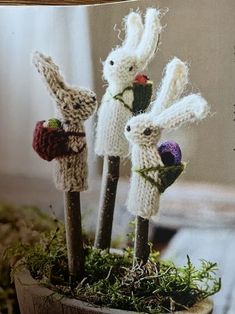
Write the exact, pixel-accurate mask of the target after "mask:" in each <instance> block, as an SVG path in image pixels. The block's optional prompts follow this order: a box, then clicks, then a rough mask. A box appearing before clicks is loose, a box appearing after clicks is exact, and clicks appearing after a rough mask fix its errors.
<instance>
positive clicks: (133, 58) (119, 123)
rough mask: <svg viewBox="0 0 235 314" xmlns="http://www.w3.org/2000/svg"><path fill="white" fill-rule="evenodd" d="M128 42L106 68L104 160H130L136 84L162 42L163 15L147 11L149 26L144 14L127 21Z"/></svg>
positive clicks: (100, 150)
mask: <svg viewBox="0 0 235 314" xmlns="http://www.w3.org/2000/svg"><path fill="white" fill-rule="evenodd" d="M125 22H126V39H125V41H124V43H123V45H122V46H121V47H118V48H116V49H114V50H113V51H112V52H111V53H110V54H109V55H108V57H107V59H106V60H105V62H104V65H103V74H104V78H105V79H106V81H107V82H108V88H107V90H106V93H105V95H104V97H103V99H102V103H101V107H100V109H99V112H98V125H97V135H96V148H95V150H96V153H97V154H98V155H100V156H104V155H109V156H119V157H126V156H127V155H128V153H129V149H128V142H127V141H126V138H125V136H124V134H123V130H124V127H125V124H126V122H127V121H128V119H129V118H131V117H132V115H133V113H132V103H133V100H134V96H133V82H134V78H135V76H136V74H137V73H139V72H141V71H143V70H144V69H145V68H146V67H147V65H148V63H149V62H150V60H151V59H152V57H153V55H154V53H155V51H156V48H157V43H158V39H159V34H160V31H161V25H160V20H159V11H157V10H156V9H153V8H149V9H147V12H146V17H145V25H144V26H143V24H142V18H141V16H140V14H138V13H135V12H131V13H130V14H129V15H128V16H127V17H126V20H125Z"/></svg>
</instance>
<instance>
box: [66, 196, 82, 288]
mask: <svg viewBox="0 0 235 314" xmlns="http://www.w3.org/2000/svg"><path fill="white" fill-rule="evenodd" d="M64 216H65V229H66V242H67V250H68V267H69V276H70V284H71V285H72V286H73V285H74V284H75V283H76V282H78V281H80V280H82V279H83V278H84V250H83V240H82V220H81V207H80V192H65V193H64Z"/></svg>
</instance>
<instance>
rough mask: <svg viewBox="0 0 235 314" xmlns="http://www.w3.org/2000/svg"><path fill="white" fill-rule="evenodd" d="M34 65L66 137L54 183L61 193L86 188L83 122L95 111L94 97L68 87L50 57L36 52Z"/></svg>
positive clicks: (56, 164)
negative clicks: (64, 151) (53, 105)
mask: <svg viewBox="0 0 235 314" xmlns="http://www.w3.org/2000/svg"><path fill="white" fill-rule="evenodd" d="M33 63H34V65H35V67H36V68H37V70H38V72H39V74H40V75H41V77H42V80H43V82H44V83H45V85H46V86H47V88H48V90H49V92H50V94H51V96H52V97H53V99H54V100H55V102H56V113H57V118H58V119H59V120H60V121H61V122H62V126H63V131H65V134H66V135H67V137H68V143H67V144H68V152H69V153H67V154H66V155H64V156H58V157H57V158H56V159H55V184H56V187H57V188H58V189H59V190H63V191H67V192H68V191H70V192H75V191H83V190H86V189H87V146H86V140H85V131H84V121H85V120H86V119H88V118H89V117H90V116H91V115H92V113H93V112H94V111H95V108H96V105H97V101H96V96H95V94H94V93H93V92H92V91H90V90H88V89H85V88H80V87H79V88H75V87H70V86H68V85H67V84H66V83H65V82H64V79H63V78H62V76H61V75H60V72H59V67H58V66H57V65H55V64H54V62H53V61H52V59H51V58H50V57H45V56H44V55H43V54H41V53H38V52H36V53H35V54H34V56H33Z"/></svg>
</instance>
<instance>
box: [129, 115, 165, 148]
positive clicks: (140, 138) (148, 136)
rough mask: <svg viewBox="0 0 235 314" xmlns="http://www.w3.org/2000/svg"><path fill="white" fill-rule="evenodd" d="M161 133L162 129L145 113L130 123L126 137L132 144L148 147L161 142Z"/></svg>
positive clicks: (132, 119)
mask: <svg viewBox="0 0 235 314" xmlns="http://www.w3.org/2000/svg"><path fill="white" fill-rule="evenodd" d="M161 131H162V129H161V128H160V127H159V126H158V125H155V124H154V122H153V119H152V117H151V116H150V115H149V114H144V113H143V114H140V115H138V116H136V117H133V118H131V119H130V120H129V121H128V123H127V125H126V129H125V136H126V138H127V140H128V141H129V142H130V143H131V144H137V145H140V146H146V147H147V146H149V145H155V144H156V143H157V142H158V141H159V139H160V136H161Z"/></svg>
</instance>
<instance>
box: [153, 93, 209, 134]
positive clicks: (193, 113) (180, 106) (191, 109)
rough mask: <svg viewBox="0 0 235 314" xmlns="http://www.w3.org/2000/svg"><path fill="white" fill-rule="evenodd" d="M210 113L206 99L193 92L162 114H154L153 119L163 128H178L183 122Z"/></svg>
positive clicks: (197, 118)
mask: <svg viewBox="0 0 235 314" xmlns="http://www.w3.org/2000/svg"><path fill="white" fill-rule="evenodd" d="M208 113H209V106H208V104H207V102H206V100H205V99H204V98H203V97H201V96H200V95H198V94H192V95H188V96H185V97H184V98H182V99H181V100H179V101H178V102H176V103H175V104H173V105H172V106H171V107H169V108H167V109H166V110H164V111H163V112H162V113H161V114H160V115H158V116H156V117H155V116H154V117H153V121H154V123H156V125H158V127H159V128H161V129H177V128H179V127H180V126H182V125H183V124H186V123H193V122H197V121H200V120H202V119H204V118H205V117H206V116H207V114H208Z"/></svg>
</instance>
